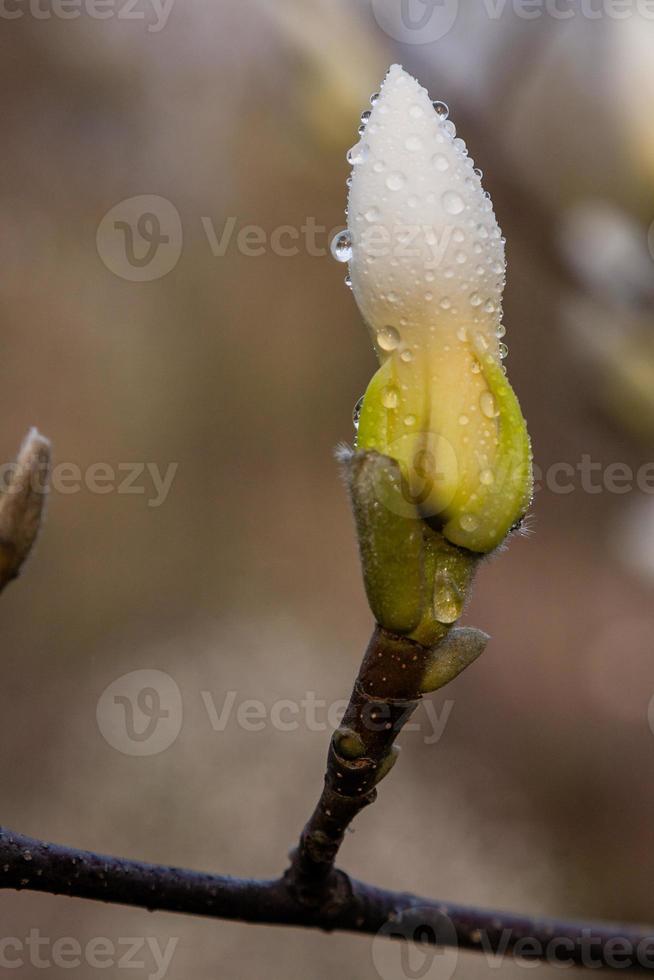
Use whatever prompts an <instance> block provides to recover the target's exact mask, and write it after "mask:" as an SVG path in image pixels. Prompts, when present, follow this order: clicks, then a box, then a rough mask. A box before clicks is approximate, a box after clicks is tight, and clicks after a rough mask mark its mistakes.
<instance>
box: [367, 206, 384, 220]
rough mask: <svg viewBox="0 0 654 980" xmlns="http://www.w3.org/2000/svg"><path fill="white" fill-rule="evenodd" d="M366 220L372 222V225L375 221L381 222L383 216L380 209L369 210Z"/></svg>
mask: <svg viewBox="0 0 654 980" xmlns="http://www.w3.org/2000/svg"><path fill="white" fill-rule="evenodd" d="M365 218H366V221H370V222H371V223H373V222H375V221H379V219H380V218H381V214H380V213H379V209H378V208H369V209H368V210H367V211H366V215H365Z"/></svg>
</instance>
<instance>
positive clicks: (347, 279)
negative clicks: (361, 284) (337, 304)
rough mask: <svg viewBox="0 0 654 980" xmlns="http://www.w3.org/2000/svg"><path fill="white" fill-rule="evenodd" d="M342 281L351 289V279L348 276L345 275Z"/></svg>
mask: <svg viewBox="0 0 654 980" xmlns="http://www.w3.org/2000/svg"><path fill="white" fill-rule="evenodd" d="M343 282H344V283H345V285H346V286H347V288H348V289H352V280H351V279H350V277H349V276H346V277H345V279H344V280H343Z"/></svg>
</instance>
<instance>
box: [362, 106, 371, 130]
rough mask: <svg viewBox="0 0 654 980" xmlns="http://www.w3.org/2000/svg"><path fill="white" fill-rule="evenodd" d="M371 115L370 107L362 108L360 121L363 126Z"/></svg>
mask: <svg viewBox="0 0 654 980" xmlns="http://www.w3.org/2000/svg"><path fill="white" fill-rule="evenodd" d="M371 116H372V112H371V111H370V109H364V110H363V112H362V113H361V122H362V123H363V125H364V126H365V125H367V123H368V120H369V119H370V117H371Z"/></svg>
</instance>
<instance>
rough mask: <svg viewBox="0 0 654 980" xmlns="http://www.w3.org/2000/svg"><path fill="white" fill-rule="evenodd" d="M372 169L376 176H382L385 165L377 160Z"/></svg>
mask: <svg viewBox="0 0 654 980" xmlns="http://www.w3.org/2000/svg"><path fill="white" fill-rule="evenodd" d="M372 169H373V170H374V171H375V173H376V174H380V173H381V172H382V170H383V169H384V164H383V163H382V162H381V160H375V162H374V163H373V165H372Z"/></svg>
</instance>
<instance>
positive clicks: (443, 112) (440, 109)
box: [432, 99, 450, 122]
mask: <svg viewBox="0 0 654 980" xmlns="http://www.w3.org/2000/svg"><path fill="white" fill-rule="evenodd" d="M432 105H433V107H434V110H435V112H436V115H437V116H438V117H439V118H440V119H442V120H443V122H445V120H446V119H447V117H448V116H449V114H450V109H449V106H448V105H447V103H446V102H440V101H439V100H438V99H437V100H436V102H432Z"/></svg>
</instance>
